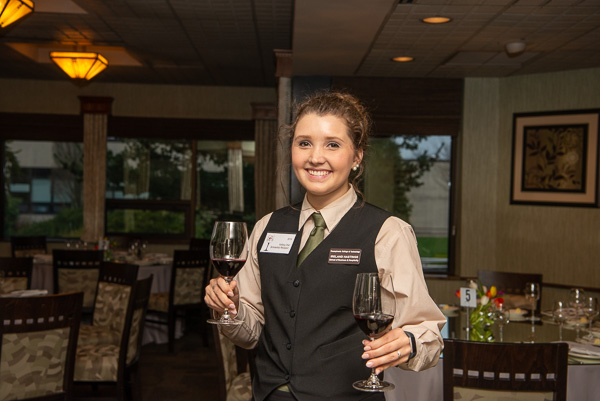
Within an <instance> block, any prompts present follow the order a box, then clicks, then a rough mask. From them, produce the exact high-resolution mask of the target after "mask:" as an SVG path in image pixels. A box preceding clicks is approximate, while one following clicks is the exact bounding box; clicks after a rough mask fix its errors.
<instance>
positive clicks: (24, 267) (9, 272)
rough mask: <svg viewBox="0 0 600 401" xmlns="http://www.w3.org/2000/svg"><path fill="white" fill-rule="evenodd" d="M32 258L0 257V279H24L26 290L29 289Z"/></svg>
mask: <svg viewBox="0 0 600 401" xmlns="http://www.w3.org/2000/svg"><path fill="white" fill-rule="evenodd" d="M32 271H33V258H14V257H13V258H8V257H0V277H25V278H27V289H28V290H29V289H31V274H32Z"/></svg>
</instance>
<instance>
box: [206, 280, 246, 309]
mask: <svg viewBox="0 0 600 401" xmlns="http://www.w3.org/2000/svg"><path fill="white" fill-rule="evenodd" d="M205 293H206V295H205V296H204V302H206V305H207V306H208V307H209V308H211V309H213V310H215V311H217V312H219V313H223V312H224V311H225V309H226V308H227V309H229V312H230V313H234V314H235V313H237V308H236V303H237V298H238V295H237V283H236V282H235V281H232V282H231V283H230V284H227V282H226V281H225V280H224V279H223V278H221V277H219V278H213V279H211V280H210V282H209V284H208V285H207V286H206V289H205Z"/></svg>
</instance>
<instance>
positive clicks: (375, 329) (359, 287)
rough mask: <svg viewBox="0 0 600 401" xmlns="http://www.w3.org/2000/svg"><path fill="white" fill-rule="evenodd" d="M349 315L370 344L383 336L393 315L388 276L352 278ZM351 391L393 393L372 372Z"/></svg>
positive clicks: (394, 309)
mask: <svg viewBox="0 0 600 401" xmlns="http://www.w3.org/2000/svg"><path fill="white" fill-rule="evenodd" d="M352 311H353V313H354V318H355V319H356V322H357V323H358V327H360V329H361V330H362V331H363V332H364V333H365V334H366V335H367V336H368V337H369V339H370V340H371V341H373V340H375V339H376V338H378V337H381V336H382V335H384V334H385V333H386V332H387V331H388V330H389V329H390V327H391V326H392V322H393V321H394V315H395V313H396V295H395V293H394V286H393V282H392V276H391V275H390V274H384V273H359V274H357V275H356V283H355V285H354V294H353V297H352ZM352 386H353V387H354V388H355V389H357V390H361V391H368V392H379V391H386V390H392V389H394V385H393V384H392V383H388V382H385V381H381V380H379V378H378V377H377V375H376V374H375V369H372V370H371V376H370V377H369V378H368V379H367V380H359V381H357V382H354V384H353V385H352Z"/></svg>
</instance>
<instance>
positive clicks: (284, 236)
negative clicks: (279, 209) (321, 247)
mask: <svg viewBox="0 0 600 401" xmlns="http://www.w3.org/2000/svg"><path fill="white" fill-rule="evenodd" d="M294 239H296V234H290V233H267V235H266V236H265V241H264V242H263V244H262V247H261V248H260V251H261V252H265V253H282V254H288V253H290V249H292V245H293V244H294Z"/></svg>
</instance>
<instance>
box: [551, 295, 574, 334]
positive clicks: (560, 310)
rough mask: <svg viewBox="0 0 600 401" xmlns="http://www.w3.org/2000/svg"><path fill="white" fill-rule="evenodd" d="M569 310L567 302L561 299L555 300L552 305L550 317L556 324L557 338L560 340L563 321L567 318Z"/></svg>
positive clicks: (569, 313)
mask: <svg viewBox="0 0 600 401" xmlns="http://www.w3.org/2000/svg"><path fill="white" fill-rule="evenodd" d="M570 315H571V311H570V310H569V308H568V306H567V303H566V302H563V301H555V302H554V306H553V307H552V318H553V319H554V321H555V322H556V323H557V324H558V340H559V341H562V329H563V325H564V324H565V322H566V321H567V320H568V319H569V317H570Z"/></svg>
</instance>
